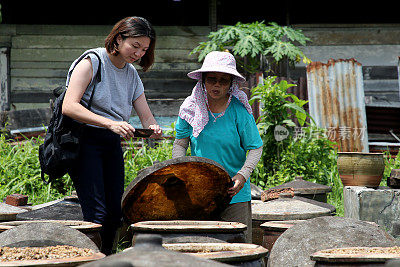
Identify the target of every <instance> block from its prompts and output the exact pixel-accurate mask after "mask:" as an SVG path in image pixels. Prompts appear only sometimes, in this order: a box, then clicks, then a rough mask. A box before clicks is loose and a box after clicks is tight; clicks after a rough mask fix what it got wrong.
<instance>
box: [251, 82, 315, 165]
mask: <svg viewBox="0 0 400 267" xmlns="http://www.w3.org/2000/svg"><path fill="white" fill-rule="evenodd" d="M292 86H294V85H293V84H289V83H288V82H287V81H285V80H282V81H280V82H279V83H278V82H276V77H273V76H269V77H267V78H266V79H264V82H263V84H261V85H258V86H257V87H255V88H253V90H252V96H251V99H250V101H249V102H250V104H252V103H253V102H254V101H260V103H261V106H262V108H261V116H260V117H259V119H258V127H259V130H260V132H261V136H262V139H263V143H264V146H263V156H262V159H263V164H264V171H265V172H267V173H271V172H272V169H271V168H273V166H274V164H273V162H274V161H277V160H278V161H279V160H280V158H281V155H280V154H281V152H282V151H283V150H284V149H286V148H287V147H288V145H289V144H290V142H291V139H290V138H283V139H282V140H279V141H277V136H276V132H275V129H277V128H280V129H282V130H284V131H287V133H286V135H287V136H289V137H290V136H291V135H293V133H294V127H295V126H296V124H295V122H294V120H293V119H294V118H293V115H294V117H295V118H297V120H298V122H299V124H300V126H303V125H304V124H305V122H306V118H307V117H310V116H309V115H308V114H307V112H306V111H305V110H304V109H303V106H304V104H306V103H307V101H304V100H300V99H298V98H297V97H296V96H295V95H293V94H288V93H287V89H288V88H290V87H292ZM289 99H291V101H289Z"/></svg>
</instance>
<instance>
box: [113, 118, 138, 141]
mask: <svg viewBox="0 0 400 267" xmlns="http://www.w3.org/2000/svg"><path fill="white" fill-rule="evenodd" d="M107 128H108V129H110V130H111V131H113V132H114V133H116V134H119V135H120V136H122V137H123V138H125V139H129V138H131V137H134V135H135V128H133V126H132V125H130V124H129V123H128V122H126V121H111V122H110V124H109V125H108V127H107Z"/></svg>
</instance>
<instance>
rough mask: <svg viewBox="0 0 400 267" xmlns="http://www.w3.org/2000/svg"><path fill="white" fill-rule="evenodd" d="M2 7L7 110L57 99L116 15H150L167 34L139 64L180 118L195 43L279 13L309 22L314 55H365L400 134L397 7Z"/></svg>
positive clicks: (374, 90) (377, 96)
mask: <svg viewBox="0 0 400 267" xmlns="http://www.w3.org/2000/svg"><path fill="white" fill-rule="evenodd" d="M1 12H2V17H3V24H0V81H1V83H0V110H26V109H33V108H35V109H37V108H48V103H49V99H50V98H51V97H52V95H51V90H52V89H53V88H55V87H57V86H59V85H62V84H64V82H65V76H66V73H67V69H68V67H69V65H70V64H71V62H72V61H73V60H74V59H75V58H76V57H77V56H78V55H80V54H81V53H82V52H83V51H85V50H86V49H89V48H92V47H98V46H103V42H104V38H105V36H106V35H107V34H108V32H109V31H110V29H111V27H112V25H113V24H114V23H115V22H116V21H117V20H119V19H121V18H123V17H126V16H131V15H137V16H143V17H146V18H148V19H149V21H150V22H152V24H153V26H154V28H155V30H156V33H157V36H158V39H157V50H156V63H155V65H154V67H153V69H152V70H151V71H149V72H146V73H140V76H141V77H142V80H143V82H144V85H145V90H146V91H145V92H146V95H147V98H148V99H149V103H150V106H151V109H152V111H153V113H154V114H155V115H156V116H158V117H160V118H167V117H173V116H176V115H177V111H178V108H179V105H180V103H181V102H182V101H183V99H184V98H185V97H186V96H188V95H189V94H190V92H191V89H192V87H193V85H194V81H192V80H190V79H189V78H187V77H186V73H187V72H188V71H190V70H193V69H196V68H198V67H199V66H200V63H199V62H197V58H196V57H195V56H190V55H189V52H190V51H191V50H192V49H193V48H194V47H195V46H196V45H197V44H198V43H199V42H200V41H203V40H206V38H207V35H208V33H209V32H210V31H212V30H215V29H216V28H217V27H221V26H222V25H233V24H235V23H236V22H238V21H240V22H243V23H247V22H253V21H265V23H268V22H270V21H273V22H277V23H278V24H280V25H290V26H293V27H296V28H298V29H302V30H303V32H304V33H305V35H306V36H309V37H310V38H311V39H312V42H310V43H309V44H308V45H307V46H306V47H303V48H302V49H303V51H304V52H305V54H306V55H307V56H308V57H309V58H311V59H312V60H314V61H326V60H327V59H329V58H327V57H332V58H334V59H340V58H342V59H345V58H351V57H354V58H356V59H357V60H358V61H359V62H360V63H361V64H362V65H363V78H364V84H365V86H364V88H365V95H366V96H367V98H366V103H367V120H368V127H369V128H368V129H369V130H368V131H369V135H370V137H373V138H375V139H374V140H387V141H388V142H396V140H395V139H394V137H391V135H390V133H389V132H388V131H389V130H390V129H393V130H394V131H395V132H396V131H398V130H399V127H398V125H397V124H393V123H391V122H390V121H394V119H389V118H395V117H396V116H397V115H396V114H398V111H399V110H400V109H399V108H400V97H399V88H398V84H399V83H398V71H397V67H398V56H399V54H398V52H397V51H400V41H399V40H400V38H399V37H400V17H399V16H398V14H397V12H396V9H394V8H390V7H388V6H384V5H360V4H358V3H356V2H351V1H350V2H349V1H344V0H339V1H336V2H335V3H331V4H330V5H329V8H327V7H326V6H324V7H321V6H320V2H317V1H307V2H304V1H303V2H301V1H300V2H299V1H290V0H286V1H283V2H282V1H281V2H268V5H267V7H265V8H264V7H263V5H261V3H260V2H259V1H256V0H249V1H246V2H240V3H239V4H235V3H233V2H231V1H227V0H218V1H217V0H209V1H201V2H200V1H189V0H163V1H140V2H132V3H131V2H129V3H125V4H124V6H121V5H119V6H111V4H108V5H100V4H93V3H91V2H90V1H69V2H68V4H65V5H64V6H62V8H60V6H59V3H55V2H54V3H48V4H47V5H46V7H44V6H41V5H39V4H37V3H34V2H27V3H24V6H23V8H21V7H20V4H19V2H18V1H6V2H5V3H2V9H1ZM289 75H290V78H292V79H294V80H298V79H300V77H305V66H304V65H302V64H298V65H296V68H294V69H290V70H289ZM368 107H369V108H368ZM132 115H133V116H134V115H135V114H132ZM28 117H29V116H28ZM36 117H38V116H37V115H35V116H32V118H36ZM29 120H30V121H32V119H29ZM379 123H380V124H379ZM382 123H384V125H382ZM370 129H371V131H372V129H375V130H373V131H372V132H370Z"/></svg>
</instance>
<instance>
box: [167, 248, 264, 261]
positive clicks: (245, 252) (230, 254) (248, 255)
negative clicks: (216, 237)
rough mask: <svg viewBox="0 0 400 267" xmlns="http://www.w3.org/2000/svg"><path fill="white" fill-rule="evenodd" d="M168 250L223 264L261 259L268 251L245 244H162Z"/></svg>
mask: <svg viewBox="0 0 400 267" xmlns="http://www.w3.org/2000/svg"><path fill="white" fill-rule="evenodd" d="M163 247H164V248H166V249H168V250H173V251H178V252H183V253H185V254H187V255H193V256H196V257H199V258H205V259H210V260H215V261H219V262H225V263H233V262H246V261H251V260H256V259H260V258H263V257H265V256H266V255H267V253H268V249H266V248H264V247H262V246H259V245H255V244H246V243H182V244H163Z"/></svg>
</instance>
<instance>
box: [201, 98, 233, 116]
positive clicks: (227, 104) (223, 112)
mask: <svg viewBox="0 0 400 267" xmlns="http://www.w3.org/2000/svg"><path fill="white" fill-rule="evenodd" d="M231 99H232V95H229V98H228V101H227V102H226V105H225V109H224V111H222V112H221V113H220V114H219V115H218V116H217V117H215V115H214V113H213V112H212V111H211V109H210V106H209V105H208V101H207V108H208V110H209V111H210V113H211V116H213V118H214V121H213V122H216V121H217V119H218V118H221V117H222V116H224V114H225V111H226V108H227V107H228V106H229V103H230V102H231Z"/></svg>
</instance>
